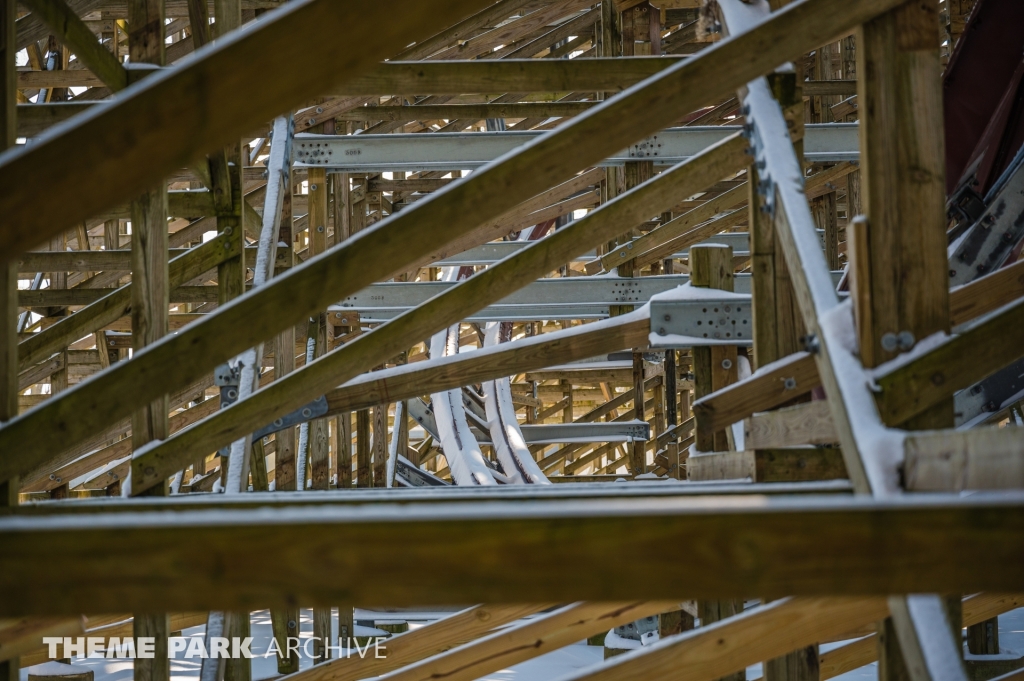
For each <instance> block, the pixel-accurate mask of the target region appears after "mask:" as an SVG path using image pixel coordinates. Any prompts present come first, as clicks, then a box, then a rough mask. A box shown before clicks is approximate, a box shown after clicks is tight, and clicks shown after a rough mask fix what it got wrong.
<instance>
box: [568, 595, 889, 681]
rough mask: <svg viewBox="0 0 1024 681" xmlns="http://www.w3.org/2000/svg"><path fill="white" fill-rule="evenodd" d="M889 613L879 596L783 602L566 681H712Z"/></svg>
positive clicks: (701, 628) (687, 633)
mask: <svg viewBox="0 0 1024 681" xmlns="http://www.w3.org/2000/svg"><path fill="white" fill-rule="evenodd" d="M887 612H888V608H887V607H886V602H885V599H882V598H863V599H853V598H821V599H801V598H793V599H784V600H781V601H776V602H773V603H769V604H767V605H761V606H758V607H757V608H754V609H753V610H750V611H749V612H746V613H743V614H740V615H736V616H735V617H730V618H728V619H725V620H722V621H720V622H716V623H714V624H711V625H709V626H702V627H700V628H699V629H695V630H693V631H687V632H683V633H681V634H678V635H676V636H673V637H672V638H671V639H669V640H668V641H666V642H665V643H664V644H662V645H658V646H651V647H646V648H643V649H641V650H638V651H636V652H635V653H633V654H631V655H623V656H620V657H617V658H614V659H612V660H608V661H606V662H605V664H603V665H600V666H598V667H596V668H595V667H591V668H589V669H583V670H580V671H578V672H576V673H574V674H569V675H566V676H565V677H563V678H564V679H565V681H584V680H586V681H620V680H621V681H627V680H631V679H638V678H673V679H679V680H681V681H713V679H716V678H721V677H722V676H725V675H727V674H730V673H734V672H741V673H742V672H743V671H744V670H745V669H746V667H747V666H749V665H752V664H756V663H757V662H761V661H763V660H765V659H770V658H773V657H778V656H780V655H784V654H785V653H787V652H790V651H792V650H796V649H798V648H803V647H806V646H809V645H813V644H815V643H817V642H818V641H820V640H822V639H823V638H826V637H829V636H835V635H840V634H843V633H846V632H847V631H849V630H850V629H854V628H856V627H858V626H860V625H863V624H867V623H868V622H871V621H872V620H873V619H877V618H879V617H884V616H885V615H886V613H887Z"/></svg>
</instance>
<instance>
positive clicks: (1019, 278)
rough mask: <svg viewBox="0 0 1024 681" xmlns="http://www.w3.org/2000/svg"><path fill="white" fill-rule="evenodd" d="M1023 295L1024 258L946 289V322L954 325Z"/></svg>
mask: <svg viewBox="0 0 1024 681" xmlns="http://www.w3.org/2000/svg"><path fill="white" fill-rule="evenodd" d="M1018 298H1024V261H1018V262H1015V263H1014V264H1012V265H1009V266H1007V267H1003V268H1002V269H999V270H996V271H995V272H993V273H992V274H989V275H986V276H984V277H981V278H980V279H975V280H974V281H972V282H971V283H970V284H965V285H964V286H958V287H957V288H955V289H952V290H951V291H950V292H949V323H950V325H952V326H958V325H959V324H963V323H964V322H967V321H970V320H971V319H977V318H978V317H980V316H981V315H983V314H988V313H989V312H993V311H995V310H997V309H999V308H1000V307H1002V306H1003V305H1007V304H1009V303H1012V302H1013V301H1014V300H1017V299H1018Z"/></svg>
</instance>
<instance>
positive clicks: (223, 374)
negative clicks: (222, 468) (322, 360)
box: [213, 363, 327, 451]
mask: <svg viewBox="0 0 1024 681" xmlns="http://www.w3.org/2000/svg"><path fill="white" fill-rule="evenodd" d="M241 373H242V366H241V364H236V365H234V366H232V365H231V364H227V363H225V364H221V365H220V366H218V367H217V368H216V369H214V370H213V382H214V384H215V385H218V386H220V408H221V409H224V408H225V407H229V406H231V405H232V404H234V403H235V402H237V401H238V381H239V378H240V376H241ZM326 413H327V397H326V396H325V395H321V396H320V397H318V398H316V399H315V400H313V401H312V402H310V403H309V404H305V405H303V406H301V407H299V408H298V409H296V410H295V411H293V412H291V413H290V414H286V415H285V416H282V417H281V418H278V419H274V421H273V422H272V423H270V424H269V425H267V426H264V427H263V428H260V429H259V430H257V431H255V432H253V434H252V437H253V439H254V440H255V439H258V438H261V437H266V436H267V435H270V434H271V433H276V432H278V431H279V430H284V429H285V428H288V427H291V426H296V425H298V424H300V423H305V422H306V421H310V420H312V419H315V418H317V417H318V416H323V415H324V414H326ZM222 451H223V450H222Z"/></svg>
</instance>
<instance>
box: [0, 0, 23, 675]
mask: <svg viewBox="0 0 1024 681" xmlns="http://www.w3.org/2000/svg"><path fill="white" fill-rule="evenodd" d="M17 15H18V9H17V3H16V2H15V1H14V0H0V152H2V151H4V150H5V149H8V148H10V147H12V146H14V144H15V142H16V137H15V135H16V132H15V129H16V127H17V108H16V103H17V101H18V100H17V93H18V90H17V87H16V83H15V71H14V69H15V64H16V62H17V50H16V49H15V18H16V17H17ZM18 389H19V381H18V268H17V267H14V266H13V263H4V264H3V265H0V423H4V422H6V421H9V420H10V419H12V418H14V417H16V416H17V415H18ZM17 504H18V478H17V477H13V478H11V479H10V480H0V508H3V509H6V508H8V507H10V506H16V505H17ZM4 512H6V511H4ZM17 669H18V665H17V663H16V662H14V661H11V662H0V675H2V676H3V677H4V678H8V679H9V678H13V677H14V676H15V675H16V674H17Z"/></svg>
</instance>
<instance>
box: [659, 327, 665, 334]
mask: <svg viewBox="0 0 1024 681" xmlns="http://www.w3.org/2000/svg"><path fill="white" fill-rule="evenodd" d="M658 335H659V336H664V335H665V327H664V326H662V327H661V328H659V329H658Z"/></svg>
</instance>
